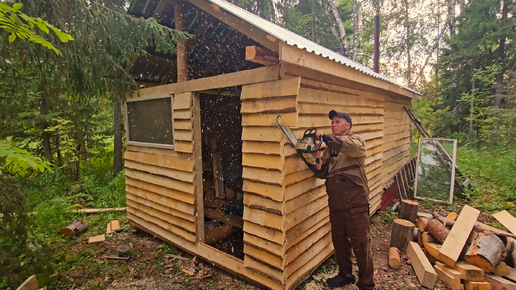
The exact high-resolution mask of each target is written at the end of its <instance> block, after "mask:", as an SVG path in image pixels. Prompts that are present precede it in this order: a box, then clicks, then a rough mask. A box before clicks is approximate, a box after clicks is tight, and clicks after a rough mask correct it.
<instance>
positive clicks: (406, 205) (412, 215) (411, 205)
mask: <svg viewBox="0 0 516 290" xmlns="http://www.w3.org/2000/svg"><path fill="white" fill-rule="evenodd" d="M418 209H419V203H418V202H417V201H414V200H410V199H404V200H402V201H401V206H400V213H399V215H400V218H401V219H404V220H408V221H410V222H413V223H414V222H416V219H417V211H418Z"/></svg>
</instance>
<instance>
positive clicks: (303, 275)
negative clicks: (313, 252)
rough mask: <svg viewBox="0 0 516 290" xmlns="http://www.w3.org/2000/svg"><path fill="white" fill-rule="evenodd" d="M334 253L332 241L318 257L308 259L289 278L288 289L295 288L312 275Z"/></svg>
mask: <svg viewBox="0 0 516 290" xmlns="http://www.w3.org/2000/svg"><path fill="white" fill-rule="evenodd" d="M332 255H333V244H332V243H330V244H328V245H327V246H326V247H325V248H324V249H323V250H322V251H321V252H320V253H319V254H318V255H317V256H316V257H314V258H313V259H311V260H309V261H307V262H306V263H305V264H304V265H303V266H302V267H301V268H299V269H298V270H297V271H296V272H294V273H293V274H292V275H290V276H289V277H288V278H287V282H286V284H287V287H286V289H295V287H297V286H298V285H299V284H301V283H302V281H304V280H305V279H307V278H308V277H310V275H312V273H313V272H314V271H315V270H316V269H317V268H318V267H319V266H320V265H321V264H323V263H324V262H325V261H326V260H328V258H329V257H331V256H332Z"/></svg>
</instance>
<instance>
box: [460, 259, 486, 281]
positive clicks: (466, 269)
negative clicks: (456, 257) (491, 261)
mask: <svg viewBox="0 0 516 290" xmlns="http://www.w3.org/2000/svg"><path fill="white" fill-rule="evenodd" d="M452 268H454V269H455V270H457V271H459V272H460V273H461V275H462V276H461V278H462V279H464V280H468V281H472V282H482V281H484V270H482V269H480V268H478V267H476V266H473V265H471V264H468V263H466V262H464V261H457V263H455V265H453V266H452Z"/></svg>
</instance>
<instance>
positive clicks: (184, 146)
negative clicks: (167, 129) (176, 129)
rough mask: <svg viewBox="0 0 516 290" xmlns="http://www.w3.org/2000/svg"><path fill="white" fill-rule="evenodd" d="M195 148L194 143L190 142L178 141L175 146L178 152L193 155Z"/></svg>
mask: <svg viewBox="0 0 516 290" xmlns="http://www.w3.org/2000/svg"><path fill="white" fill-rule="evenodd" d="M193 147H194V142H188V141H180V140H178V141H176V144H175V145H174V150H176V151H178V152H184V153H193Z"/></svg>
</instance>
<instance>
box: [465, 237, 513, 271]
mask: <svg viewBox="0 0 516 290" xmlns="http://www.w3.org/2000/svg"><path fill="white" fill-rule="evenodd" d="M506 255H507V252H506V250H505V245H504V244H503V242H502V240H501V239H500V238H499V237H497V236H496V235H495V234H493V233H480V234H478V236H477V237H476V238H475V240H473V243H472V244H471V247H469V250H468V252H467V253H466V256H465V260H466V262H468V263H469V264H471V265H474V266H477V267H479V268H480V269H482V270H484V272H485V273H493V271H494V268H495V267H496V265H498V263H500V261H502V259H505V257H506Z"/></svg>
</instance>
